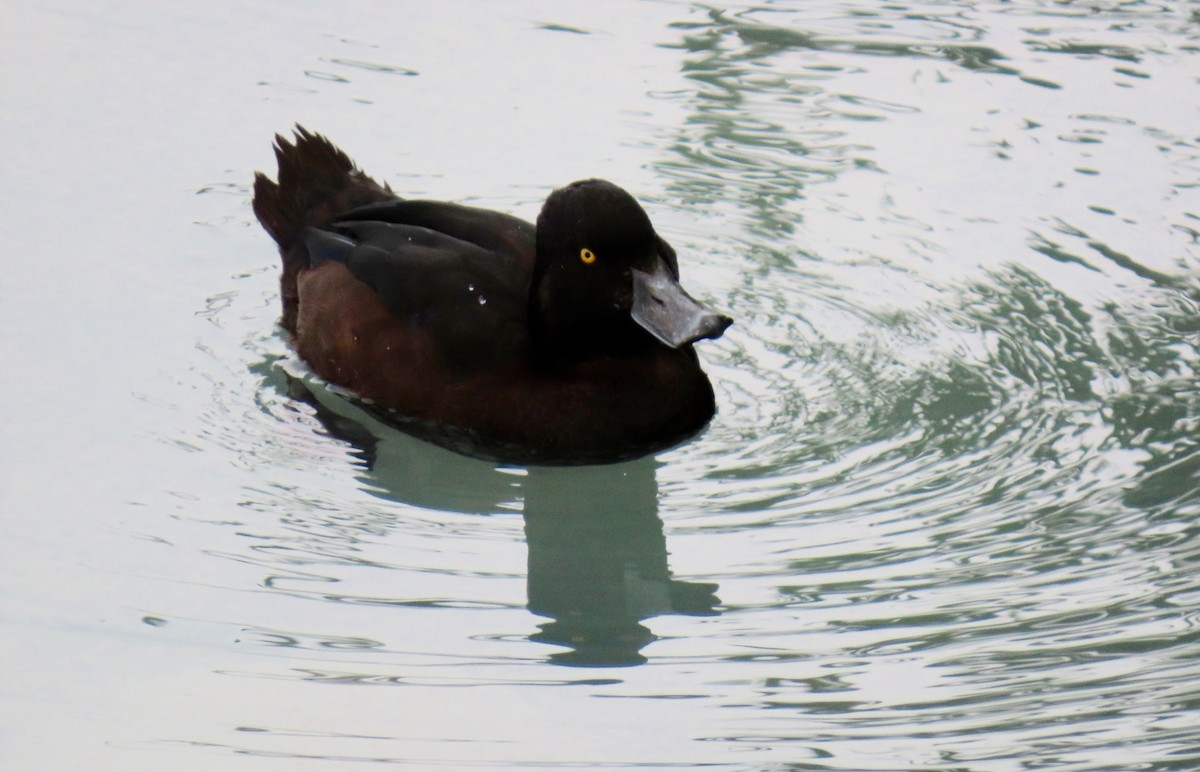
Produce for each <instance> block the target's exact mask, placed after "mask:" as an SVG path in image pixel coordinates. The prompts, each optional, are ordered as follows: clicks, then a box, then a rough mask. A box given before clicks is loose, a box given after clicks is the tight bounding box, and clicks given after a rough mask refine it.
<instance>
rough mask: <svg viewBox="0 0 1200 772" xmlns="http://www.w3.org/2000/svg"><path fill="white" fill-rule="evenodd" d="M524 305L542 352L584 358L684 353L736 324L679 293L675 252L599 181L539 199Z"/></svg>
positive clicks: (620, 194) (614, 189)
mask: <svg viewBox="0 0 1200 772" xmlns="http://www.w3.org/2000/svg"><path fill="white" fill-rule="evenodd" d="M530 305H531V307H530V318H531V320H532V322H533V327H534V330H535V333H536V334H537V335H538V337H539V340H540V342H541V344H542V345H544V346H547V347H549V348H551V349H554V350H556V351H574V352H577V353H579V354H581V355H585V354H590V353H620V352H623V351H637V350H643V349H644V348H645V347H646V346H648V345H665V346H668V347H670V348H676V349H677V348H683V347H685V346H688V345H689V344H691V343H694V342H696V341H698V340H702V339H704V338H719V337H721V335H722V333H724V332H725V328H727V327H728V326H729V325H730V324H732V323H733V320H732V319H730V318H729V317H728V316H725V315H723V314H720V313H717V312H716V311H714V310H712V309H710V308H708V307H707V306H705V305H704V304H702V303H700V302H698V301H697V300H695V299H694V298H693V297H692V296H691V295H688V294H687V292H685V291H684V289H683V287H682V286H680V284H679V264H678V261H677V260H676V257H675V250H674V249H672V248H671V246H670V245H669V244H668V243H667V242H666V241H664V240H663V239H662V237H661V236H659V235H658V234H657V233H656V232H655V231H654V226H653V225H652V224H651V223H650V218H649V217H648V216H647V215H646V212H645V211H644V210H643V209H642V207H641V206H640V205H639V204H638V202H637V201H636V200H634V198H633V196H631V195H629V193H627V192H626V191H624V190H623V189H621V188H620V187H618V186H616V185H614V184H612V183H611V182H606V181H605V180H582V181H579V182H574V183H571V184H570V185H568V186H566V187H564V188H560V189H558V190H556V191H554V192H553V193H551V194H550V196H549V198H547V199H546V203H545V205H544V206H543V207H542V211H541V214H540V215H539V216H538V220H537V257H536V261H535V264H534V269H533V278H532V287H531V291H530Z"/></svg>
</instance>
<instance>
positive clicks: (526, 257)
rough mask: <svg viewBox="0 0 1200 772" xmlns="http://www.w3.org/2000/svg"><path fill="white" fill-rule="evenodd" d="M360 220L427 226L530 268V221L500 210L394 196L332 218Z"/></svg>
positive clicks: (532, 244)
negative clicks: (410, 199)
mask: <svg viewBox="0 0 1200 772" xmlns="http://www.w3.org/2000/svg"><path fill="white" fill-rule="evenodd" d="M359 221H373V222H384V223H391V224H393V225H411V226H416V227H419V228H427V229H429V230H431V231H436V232H438V233H442V234H445V235H446V236H450V237H452V238H454V239H457V240H459V241H465V242H467V243H469V244H474V245H476V246H479V247H482V248H483V249H485V250H488V251H490V252H495V253H498V254H502V255H507V256H509V257H511V258H513V259H514V260H515V261H516V262H517V263H518V264H520V265H522V266H523V267H524V268H525V271H526V272H528V271H532V270H533V259H534V254H535V236H534V234H535V228H534V226H533V224H532V223H530V222H526V221H525V220H522V219H520V218H519V217H513V216H512V215H508V214H504V213H502V212H497V211H494V210H491V209H480V208H478V207H473V206H463V205H461V204H451V203H447V202H444V201H421V200H412V201H408V200H401V199H396V200H392V201H381V202H378V203H373V204H368V205H366V206H360V207H357V208H355V209H351V210H349V211H347V212H345V213H343V214H341V215H339V216H338V217H337V218H336V219H335V220H334V222H335V223H338V224H349V223H352V222H359Z"/></svg>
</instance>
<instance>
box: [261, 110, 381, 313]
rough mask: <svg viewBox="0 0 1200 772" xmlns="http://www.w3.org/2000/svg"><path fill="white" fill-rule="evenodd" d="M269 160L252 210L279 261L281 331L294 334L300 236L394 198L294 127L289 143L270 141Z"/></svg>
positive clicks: (303, 256) (302, 262)
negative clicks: (272, 166) (270, 170)
mask: <svg viewBox="0 0 1200 772" xmlns="http://www.w3.org/2000/svg"><path fill="white" fill-rule="evenodd" d="M275 158H276V160H277V161H278V163H279V174H278V182H273V181H272V180H271V179H270V178H268V177H267V176H266V175H265V174H263V173H261V172H258V173H256V174H255V175H254V200H253V202H252V206H253V208H254V214H255V216H256V217H258V221H259V222H260V223H262V226H263V228H265V229H266V231H267V233H269V234H271V238H273V239H275V242H276V243H277V244H279V253H280V254H281V255H282V256H283V274H282V276H281V278H280V289H281V295H282V299H283V320H282V321H283V326H284V328H286V329H287V330H289V331H291V332H293V333H294V332H295V323H296V308H297V304H298V300H299V298H298V296H297V292H296V279H297V277H298V276H299V274H300V271H301V270H302V269H303V268H305V267H307V265H308V252H307V250H306V249H305V247H304V244H303V241H302V240H301V238H300V234H301V232H302V231H303V230H304V229H305V228H307V227H314V226H315V227H320V226H322V225H327V224H328V223H329V222H330V221H331V220H333V218H334V217H336V216H337V215H339V214H341V213H342V212H345V211H346V210H348V209H353V208H354V207H358V206H363V205H365V204H372V203H375V202H378V201H390V200H393V199H395V198H397V196H396V195H395V194H394V193H392V190H391V188H389V187H388V186H387V185H380V184H379V183H377V182H375V180H373V179H371V178H370V177H369V176H367V175H366V174H365V173H364V172H363V171H362V170H361V169H359V168H358V167H357V166H355V165H354V162H353V161H351V160H350V157H349V156H347V155H346V154H345V153H344V152H342V151H341V150H340V149H339V148H338V147H337V146H336V145H334V144H333V143H332V142H330V141H329V140H328V139H326V138H325V137H323V136H321V135H320V134H314V133H312V132H310V131H308V130H307V129H305V128H304V127H303V126H300V125H297V126H296V129H295V139H294V140H293V141H289V140H288V139H286V138H285V137H283V136H281V135H279V134H276V135H275Z"/></svg>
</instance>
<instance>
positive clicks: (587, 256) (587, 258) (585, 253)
mask: <svg viewBox="0 0 1200 772" xmlns="http://www.w3.org/2000/svg"><path fill="white" fill-rule="evenodd" d="M579 259H580V260H582V261H583V262H584V265H591V264H592V263H594V262H596V253H595V252H593V251H592V250H590V249H588V248H587V247H584V248H583V249H581V250H579Z"/></svg>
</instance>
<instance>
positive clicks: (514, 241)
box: [252, 125, 733, 466]
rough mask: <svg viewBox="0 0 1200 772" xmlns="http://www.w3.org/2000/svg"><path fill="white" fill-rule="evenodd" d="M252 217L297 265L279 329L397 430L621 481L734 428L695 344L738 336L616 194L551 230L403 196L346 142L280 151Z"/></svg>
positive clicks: (543, 219) (574, 188)
mask: <svg viewBox="0 0 1200 772" xmlns="http://www.w3.org/2000/svg"><path fill="white" fill-rule="evenodd" d="M274 151H275V158H276V161H277V165H278V172H277V174H276V179H275V180H272V179H270V178H269V177H268V176H267V175H265V174H263V173H262V172H257V173H256V174H255V179H254V193H253V200H252V208H253V211H254V214H255V216H256V217H257V219H258V221H259V222H260V223H261V224H262V226H263V228H264V229H265V230H266V232H267V233H268V234H269V235H270V236H271V237H272V239H274V241H275V243H276V244H277V245H278V248H279V253H280V256H281V258H282V271H281V273H280V299H281V304H282V313H281V317H280V325H281V326H282V328H283V329H284V330H285V331H286V333H287V335H288V336H289V338H290V342H291V345H292V347H293V349H294V350H295V351H296V353H297V354H298V356H299V357H300V358H301V359H302V360H303V361H304V362H305V363H306V364H307V366H308V367H309V368H310V369H311V371H312V373H313V374H315V375H316V376H317V377H318V378H320V379H322V380H324V381H326V382H328V383H330V384H334V385H335V386H337V387H339V388H340V389H341V390H344V391H345V392H348V393H349V396H350V398H351V399H353V400H354V401H355V403H356V404H358V405H360V406H361V407H363V408H364V409H366V410H367V411H369V412H370V413H371V414H373V415H375V416H376V417H378V418H379V419H381V420H382V421H384V422H385V423H386V424H388V425H390V426H392V427H395V428H397V429H399V430H400V431H402V432H405V433H407V434H410V435H413V436H415V437H417V438H419V439H422V440H425V441H427V442H431V443H433V444H435V445H439V446H441V447H444V448H447V449H449V450H452V451H455V452H457V453H460V454H464V455H467V456H473V457H475V458H480V459H484V460H487V461H491V462H495V463H499V464H513V465H547V466H563V465H578V464H608V463H615V462H619V461H626V460H631V459H634V458H639V457H642V456H646V455H650V454H654V453H657V452H660V451H663V450H666V449H668V448H671V447H674V446H676V445H679V444H681V443H683V442H684V441H686V440H688V439H689V438H692V437H694V436H695V435H697V434H698V433H699V432H700V431H701V430H702V429H704V428H705V427H706V426H707V425H708V424H709V422H710V421H711V420H712V418H713V416H714V414H715V412H716V403H715V396H714V392H713V387H712V384H711V382H710V381H709V379H708V377H707V375H706V374H705V372H704V370H703V368H702V367H701V364H700V360H699V358H698V356H697V354H696V351H695V349H694V346H693V344H695V343H696V342H698V341H701V340H705V339H715V338H719V337H720V336H721V335H722V334H723V333H724V332H725V330H726V329H727V328H728V327H729V325H730V324H732V321H733V320H732V319H731V318H730V317H728V316H726V315H725V314H722V313H719V312H717V311H715V310H713V309H712V308H710V307H709V306H707V305H705V304H703V303H701V302H699V301H697V300H696V299H694V298H693V297H692V296H691V295H689V294H688V293H687V292H686V291H685V290H684V289H683V287H682V286H681V284H680V278H679V262H678V259H677V256H676V253H675V250H674V249H673V248H672V247H671V246H670V245H669V244H668V243H667V242H666V240H664V239H663V238H662V237H661V236H660V235H659V234H658V233H657V232H656V231H655V229H654V226H653V224H652V223H651V221H650V218H649V216H648V215H647V214H646V211H645V210H644V209H643V208H642V206H641V205H640V204H639V203H638V202H637V200H636V199H635V198H634V197H633V196H632V195H630V194H629V193H628V192H627V191H625V190H624V189H622V188H620V187H619V186H617V185H615V184H613V183H612V182H608V181H606V180H601V179H585V180H579V181H576V182H572V183H570V184H568V185H566V186H564V187H561V188H558V189H556V190H554V191H553V192H551V193H550V195H549V196H548V197H547V198H546V200H545V203H544V204H543V205H542V207H541V211H540V213H539V214H538V217H537V221H536V224H535V223H530V222H527V221H525V220H523V219H520V218H518V217H515V216H512V215H509V214H505V213H502V212H499V211H493V210H489V209H483V208H478V207H472V206H466V205H463V204H458V203H452V202H448V201H433V200H424V199H409V198H401V197H400V196H398V195H396V194H395V193H394V192H393V191H392V189H391V187H390V186H389V185H387V184H382V185H381V184H379V183H377V182H376V181H375V180H374V179H372V178H371V177H370V176H368V175H367V174H366V173H365V172H363V171H362V170H361V169H360V168H359V167H358V166H357V165H356V164H355V163H354V162H353V161H352V160H351V159H350V157H349V156H348V155H347V154H346V153H345V152H344V151H342V150H341V149H340V148H338V147H337V146H336V145H334V144H333V143H332V142H331V141H330V140H329V139H327V138H326V137H324V136H322V135H321V134H317V133H314V132H311V131H309V130H307V129H305V128H304V127H303V126H300V125H297V126H296V127H295V129H294V131H293V136H292V137H291V138H290V139H289V138H286V137H284V136H283V135H280V134H277V135H275V142H274Z"/></svg>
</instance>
